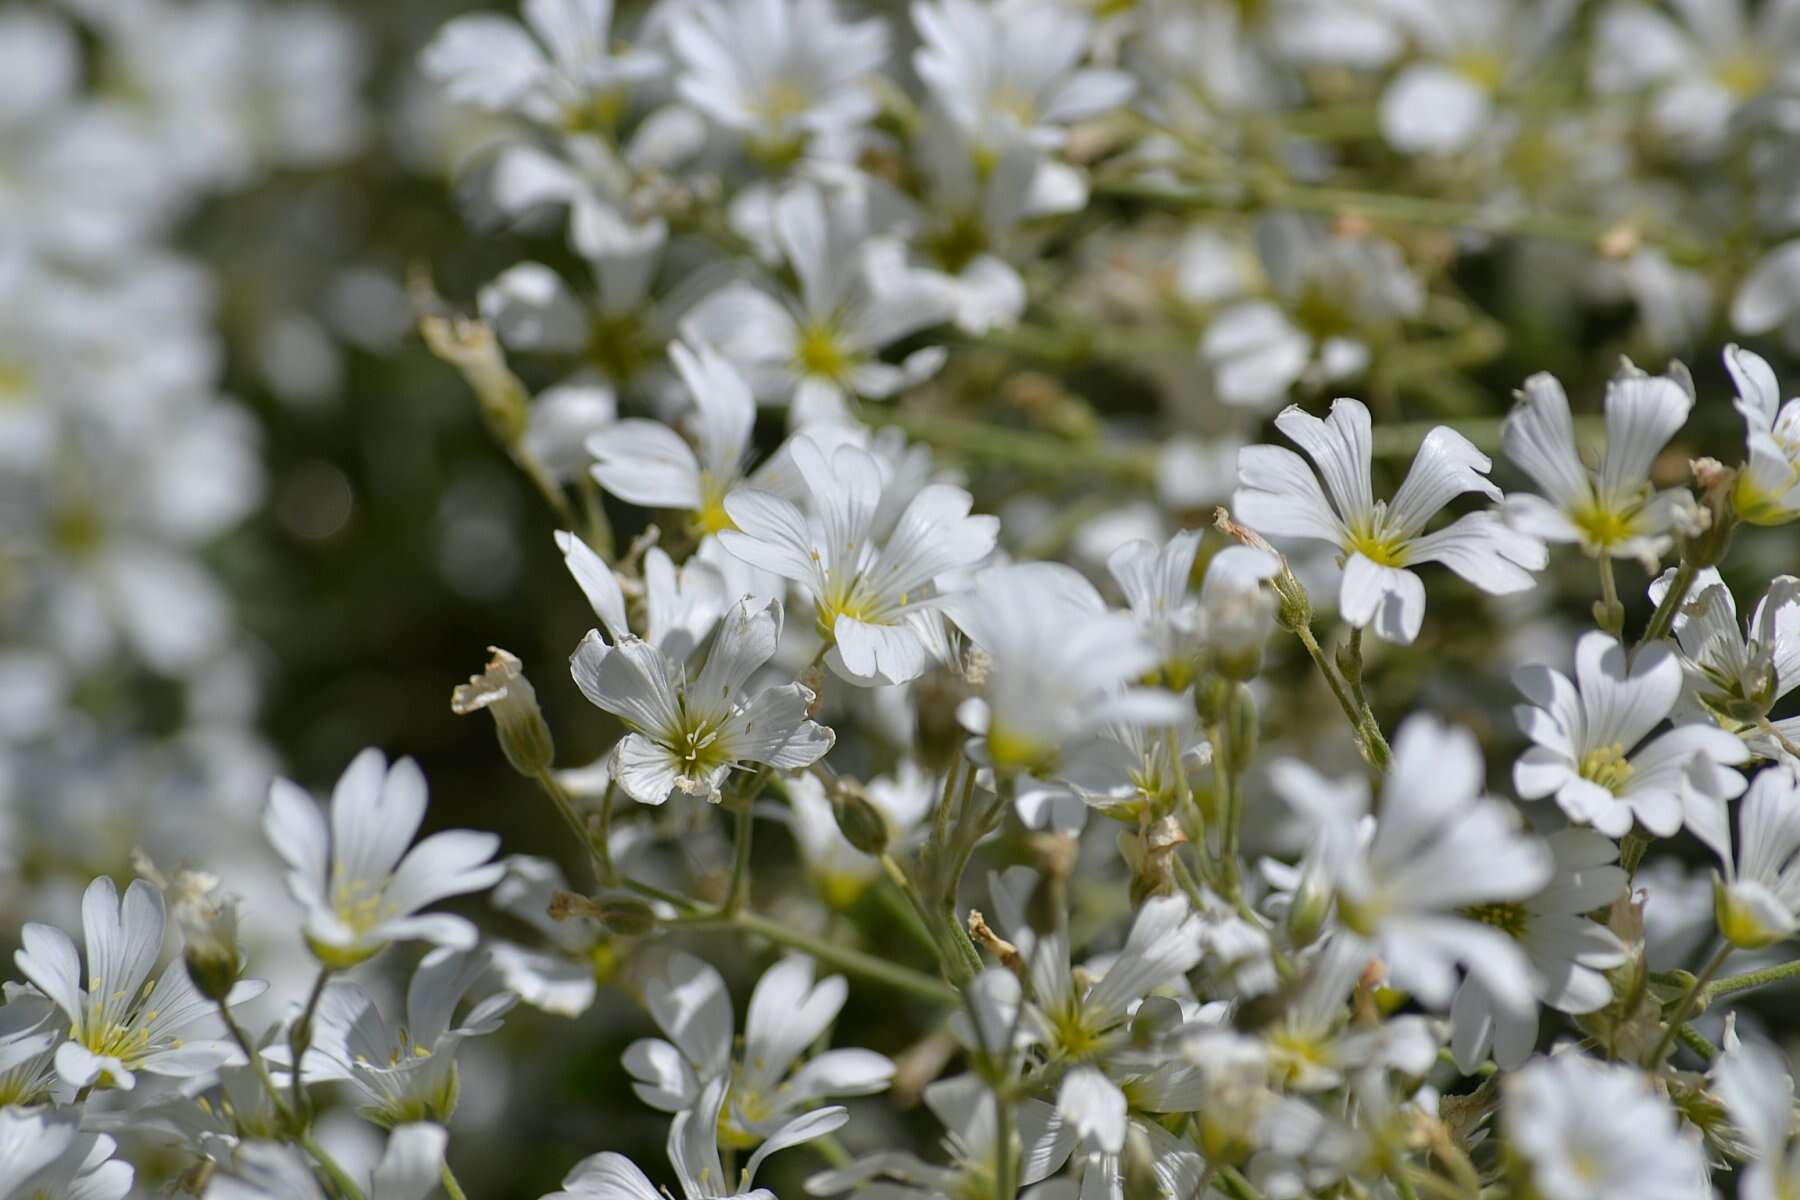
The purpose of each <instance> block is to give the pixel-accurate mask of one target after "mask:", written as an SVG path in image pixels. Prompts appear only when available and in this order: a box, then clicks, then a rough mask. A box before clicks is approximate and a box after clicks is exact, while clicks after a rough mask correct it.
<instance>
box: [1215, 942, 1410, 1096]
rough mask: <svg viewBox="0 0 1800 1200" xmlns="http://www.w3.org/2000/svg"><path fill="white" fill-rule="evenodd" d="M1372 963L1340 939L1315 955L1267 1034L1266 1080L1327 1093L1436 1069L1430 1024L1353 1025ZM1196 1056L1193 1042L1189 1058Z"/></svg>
mask: <svg viewBox="0 0 1800 1200" xmlns="http://www.w3.org/2000/svg"><path fill="white" fill-rule="evenodd" d="M1372 957H1373V956H1372V953H1371V950H1370V947H1369V944H1368V943H1367V942H1364V941H1363V940H1362V939H1360V938H1357V937H1354V936H1341V937H1335V938H1333V939H1332V940H1331V941H1330V942H1328V943H1326V945H1325V946H1324V947H1323V948H1322V949H1320V950H1319V951H1318V952H1317V953H1316V954H1315V955H1314V956H1313V958H1312V962H1311V964H1310V967H1309V968H1308V970H1307V973H1306V976H1305V978H1304V980H1302V982H1301V983H1300V985H1299V987H1298V989H1297V990H1296V991H1295V992H1294V994H1293V998H1292V1000H1291V1002H1290V1003H1289V1004H1288V1005H1287V1007H1286V1008H1285V1009H1284V1010H1283V1011H1282V1013H1281V1015H1280V1017H1279V1018H1278V1019H1276V1020H1275V1021H1274V1022H1272V1023H1271V1024H1270V1025H1269V1026H1268V1027H1267V1028H1265V1029H1263V1030H1262V1031H1261V1034H1262V1039H1263V1042H1264V1046H1263V1047H1262V1048H1261V1057H1260V1060H1259V1062H1258V1065H1259V1066H1260V1067H1261V1072H1260V1073H1261V1075H1263V1076H1266V1077H1271V1078H1272V1080H1273V1082H1276V1083H1279V1084H1280V1085H1281V1086H1282V1088H1283V1089H1284V1090H1286V1091H1292V1092H1322V1091H1329V1090H1331V1089H1334V1088H1338V1087H1342V1086H1343V1084H1344V1082H1345V1079H1346V1078H1347V1076H1348V1075H1350V1074H1351V1073H1352V1072H1356V1071H1361V1070H1366V1069H1376V1070H1385V1069H1388V1068H1394V1069H1398V1070H1404V1071H1406V1072H1407V1073H1409V1074H1413V1075H1423V1074H1425V1073H1426V1072H1427V1071H1429V1070H1430V1069H1431V1064H1432V1063H1433V1062H1434V1061H1435V1060H1436V1059H1437V1054H1438V1045H1439V1038H1440V1035H1439V1034H1437V1033H1436V1032H1434V1030H1433V1029H1432V1023H1431V1022H1430V1021H1428V1020H1427V1019H1426V1018H1424V1017H1420V1016H1399V1017H1392V1018H1390V1019H1388V1020H1387V1021H1385V1022H1383V1023H1382V1024H1380V1025H1376V1026H1369V1025H1360V1024H1353V1023H1352V1022H1351V1019H1350V1018H1351V1007H1350V1000H1351V997H1352V994H1353V993H1354V992H1355V991H1356V990H1357V989H1358V988H1359V987H1361V986H1364V976H1365V974H1366V972H1367V970H1368V967H1369V964H1370V962H1371V961H1372ZM1201 1044H1202V1045H1204V1043H1201ZM1194 1049H1195V1046H1194V1044H1193V1042H1192V1040H1191V1039H1190V1043H1189V1053H1190V1055H1191V1054H1192V1053H1193V1051H1194ZM1227 1120H1230V1118H1227Z"/></svg>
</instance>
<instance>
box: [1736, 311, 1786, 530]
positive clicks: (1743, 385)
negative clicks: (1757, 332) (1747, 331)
mask: <svg viewBox="0 0 1800 1200" xmlns="http://www.w3.org/2000/svg"><path fill="white" fill-rule="evenodd" d="M1725 369H1726V370H1727V371H1729V372H1731V380H1732V382H1733V383H1734V384H1736V385H1737V399H1736V400H1735V401H1733V404H1734V405H1735V406H1736V407H1737V410H1738V412H1739V413H1741V414H1743V417H1744V440H1745V448H1746V450H1747V452H1748V453H1747V457H1746V458H1745V461H1744V465H1743V467H1742V468H1741V469H1740V470H1739V471H1738V477H1737V484H1736V486H1735V487H1734V488H1733V490H1732V493H1731V503H1732V511H1733V512H1735V513H1737V515H1738V516H1739V517H1742V518H1743V519H1744V520H1746V521H1748V522H1750V523H1751V524H1752V525H1784V524H1786V523H1787V522H1789V521H1792V520H1793V519H1794V518H1795V517H1800V399H1793V400H1789V401H1788V402H1787V403H1786V404H1783V403H1782V402H1781V386H1780V384H1778V383H1777V382H1776V380H1775V372H1774V371H1773V370H1772V369H1771V368H1770V367H1769V364H1768V361H1767V360H1766V359H1764V358H1763V357H1762V356H1761V355H1759V354H1752V353H1751V352H1750V351H1748V350H1745V349H1743V348H1742V347H1739V346H1727V347H1725Z"/></svg>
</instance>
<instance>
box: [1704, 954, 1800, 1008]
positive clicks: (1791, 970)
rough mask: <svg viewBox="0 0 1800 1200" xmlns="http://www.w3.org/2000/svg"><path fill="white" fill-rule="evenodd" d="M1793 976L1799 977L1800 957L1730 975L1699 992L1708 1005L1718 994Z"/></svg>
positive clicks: (1747, 988) (1757, 986)
mask: <svg viewBox="0 0 1800 1200" xmlns="http://www.w3.org/2000/svg"><path fill="white" fill-rule="evenodd" d="M1795 978H1800V959H1794V960H1793V961H1791V962H1784V963H1781V964H1779V965H1778V966H1773V967H1764V968H1763V969H1762V970H1760V971H1748V972H1746V973H1744V974H1742V975H1732V976H1729V977H1727V978H1725V979H1720V980H1717V981H1715V982H1713V983H1709V984H1708V985H1707V986H1706V988H1705V989H1704V990H1703V991H1702V992H1701V999H1703V1000H1705V1001H1706V1003H1707V1004H1708V1005H1710V1004H1712V1002H1713V1001H1714V1000H1717V999H1718V998H1719V997H1720V996H1729V995H1731V994H1732V993H1734V992H1747V991H1749V990H1750V989H1752V988H1759V987H1767V986H1768V985H1769V984H1771V983H1782V982H1784V981H1786V980H1789V979H1795Z"/></svg>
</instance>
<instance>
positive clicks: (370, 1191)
mask: <svg viewBox="0 0 1800 1200" xmlns="http://www.w3.org/2000/svg"><path fill="white" fill-rule="evenodd" d="M449 1140H450V1135H449V1133H447V1132H446V1131H445V1129H444V1127H443V1126H441V1125H432V1124H429V1123H426V1122H408V1123H407V1124H404V1125H396V1126H395V1127H394V1129H393V1131H392V1132H390V1133H389V1134H388V1140H387V1145H386V1146H384V1147H383V1148H382V1151H381V1161H379V1162H378V1163H376V1164H375V1168H374V1170H373V1171H371V1172H370V1173H369V1178H368V1181H367V1186H365V1187H364V1188H363V1194H364V1195H365V1196H367V1197H368V1200H425V1198H426V1197H427V1196H429V1195H431V1194H432V1193H433V1192H434V1191H436V1190H437V1188H438V1185H439V1184H440V1183H441V1182H442V1180H443V1174H444V1149H445V1147H446V1146H447V1145H448V1144H449ZM203 1195H204V1197H205V1200H326V1197H325V1190H324V1188H322V1187H320V1186H319V1180H318V1177H317V1176H316V1175H315V1174H314V1173H313V1166H312V1163H311V1161H310V1160H308V1159H307V1158H306V1157H305V1156H304V1155H302V1154H301V1153H300V1151H299V1150H297V1149H296V1148H294V1147H292V1146H286V1145H281V1144H279V1143H276V1142H244V1143H243V1144H241V1145H240V1146H238V1147H237V1148H236V1149H235V1150H234V1151H233V1152H232V1155H231V1157H230V1159H229V1160H228V1161H226V1162H225V1163H223V1164H221V1165H220V1167H219V1169H218V1171H217V1173H216V1174H214V1175H213V1177H212V1182H211V1183H209V1184H208V1185H207V1188H206V1191H205V1192H204V1193H203Z"/></svg>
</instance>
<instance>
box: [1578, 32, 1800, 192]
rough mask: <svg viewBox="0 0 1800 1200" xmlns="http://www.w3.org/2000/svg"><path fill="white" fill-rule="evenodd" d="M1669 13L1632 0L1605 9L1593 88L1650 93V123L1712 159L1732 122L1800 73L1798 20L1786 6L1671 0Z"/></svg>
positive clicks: (1688, 150)
mask: <svg viewBox="0 0 1800 1200" xmlns="http://www.w3.org/2000/svg"><path fill="white" fill-rule="evenodd" d="M1670 7H1671V8H1672V9H1673V10H1674V11H1673V12H1672V13H1666V12H1663V11H1660V10H1658V9H1656V8H1653V7H1652V6H1650V5H1648V4H1643V3H1638V2H1636V0H1626V2H1623V3H1615V4H1612V5H1609V6H1608V7H1607V9H1606V10H1605V11H1604V12H1603V13H1602V14H1601V16H1600V20H1599V21H1598V23H1597V24H1596V26H1595V31H1594V32H1595V36H1594V43H1593V47H1594V48H1593V62H1592V65H1591V69H1590V74H1591V77H1592V79H1593V81H1594V86H1595V87H1596V88H1597V89H1599V90H1600V91H1602V92H1605V93H1614V94H1617V93H1629V92H1642V91H1646V90H1648V91H1652V92H1653V93H1654V95H1653V97H1652V99H1651V102H1650V120H1651V123H1652V125H1653V126H1654V128H1655V129H1656V131H1657V133H1659V134H1661V135H1662V136H1663V137H1664V138H1666V139H1668V141H1669V142H1670V143H1671V144H1672V145H1673V146H1674V148H1675V149H1677V150H1678V151H1680V152H1681V153H1683V154H1685V155H1687V156H1690V157H1693V158H1702V157H1710V156H1712V155H1714V154H1716V153H1717V152H1718V151H1719V150H1720V149H1721V147H1722V146H1723V145H1724V144H1725V141H1726V137H1727V133H1728V131H1729V128H1730V125H1731V122H1732V120H1733V118H1734V117H1735V116H1736V115H1737V114H1738V113H1739V112H1741V111H1743V109H1744V108H1745V107H1746V106H1748V105H1750V104H1752V103H1754V102H1755V101H1756V100H1757V99H1758V98H1759V97H1761V96H1763V95H1764V94H1765V93H1767V92H1770V91H1776V90H1784V89H1788V88H1791V87H1792V86H1793V85H1794V84H1795V83H1796V82H1800V77H1797V76H1796V73H1795V71H1794V69H1793V56H1794V52H1795V50H1796V49H1800V19H1797V16H1796V10H1795V9H1794V8H1793V7H1792V6H1791V5H1787V4H1782V3H1776V4H1765V5H1759V6H1755V7H1756V9H1757V14H1756V16H1755V17H1754V18H1752V17H1750V16H1749V15H1748V14H1747V13H1746V11H1745V7H1746V6H1745V5H1744V4H1743V3H1742V0H1699V2H1695V0H1676V2H1675V3H1674V4H1672V5H1670Z"/></svg>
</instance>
